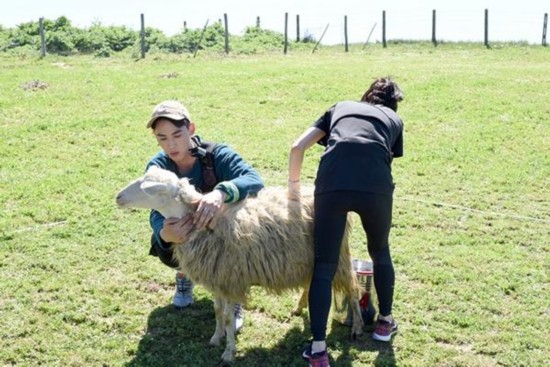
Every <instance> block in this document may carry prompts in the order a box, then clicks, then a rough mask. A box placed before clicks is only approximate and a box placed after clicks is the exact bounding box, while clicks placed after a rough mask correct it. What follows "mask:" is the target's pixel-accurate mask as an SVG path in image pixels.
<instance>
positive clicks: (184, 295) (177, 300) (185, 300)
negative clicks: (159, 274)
mask: <svg viewBox="0 0 550 367" xmlns="http://www.w3.org/2000/svg"><path fill="white" fill-rule="evenodd" d="M193 302H194V299H193V282H191V281H190V280H189V279H187V278H186V277H185V275H183V274H182V273H179V272H178V273H177V274H176V293H174V300H173V302H172V303H173V304H174V307H175V308H176V309H178V310H180V309H182V308H185V307H189V306H191V305H192V304H193Z"/></svg>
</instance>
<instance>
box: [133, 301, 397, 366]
mask: <svg viewBox="0 0 550 367" xmlns="http://www.w3.org/2000/svg"><path fill="white" fill-rule="evenodd" d="M248 312H254V311H253V310H250V311H247V310H246V309H245V315H246V313H248ZM245 317H246V316H245ZM300 317H301V318H302V320H303V326H295V327H293V328H291V329H289V330H288V331H286V332H285V334H284V335H281V337H280V338H278V341H277V342H276V344H270V345H269V346H268V347H265V346H262V345H261V344H259V345H257V346H256V345H252V346H251V347H244V346H243V347H242V348H241V347H239V340H238V339H239V335H238V334H237V350H238V352H237V356H236V360H235V361H234V362H233V363H232V364H231V365H232V366H250V367H252V366H281V367H283V366H284V367H287V366H298V367H299V366H303V365H305V363H304V361H303V360H302V358H301V352H302V349H303V347H304V346H305V345H306V343H307V341H308V340H309V339H310V338H311V334H310V332H309V318H308V315H307V311H304V312H302V314H301V315H300ZM214 319H215V316H214V308H213V303H212V301H211V300H210V299H208V298H206V297H205V298H199V299H196V301H195V303H194V304H193V305H192V306H191V307H189V308H186V309H185V310H181V311H178V310H176V309H174V307H173V306H172V305H168V306H163V307H159V308H156V309H155V310H153V311H152V312H151V313H150V314H149V317H148V320H147V329H146V332H145V334H144V335H143V337H142V339H141V340H140V342H139V345H138V347H137V350H136V352H135V354H134V356H133V359H132V360H131V361H129V362H128V363H126V366H127V367H156V366H159V367H161V366H163V367H164V366H200V365H201V366H218V365H220V356H221V354H222V352H223V350H224V348H225V340H224V341H223V342H222V345H221V346H219V347H211V346H209V345H208V342H209V340H210V337H211V336H212V333H213V331H214V326H215V322H214ZM245 327H246V328H248V327H252V328H253V327H254V325H250V324H248V325H247V324H245ZM330 330H331V331H330V335H329V336H328V338H327V340H328V341H329V347H330V348H331V349H333V350H338V353H334V354H337V355H334V354H333V360H332V361H333V364H334V365H335V366H339V367H352V366H353V365H355V362H357V361H355V357H354V355H355V354H356V353H355V352H356V351H357V349H359V350H366V351H377V352H378V354H377V357H376V361H375V362H374V366H379V367H381V366H395V356H394V352H393V348H392V345H391V343H380V342H375V341H373V340H372V339H371V338H370V332H369V331H365V333H364V334H363V335H362V336H360V337H359V338H358V339H357V340H355V341H350V338H349V332H350V328H349V327H348V326H343V325H341V324H339V323H338V322H336V321H333V323H332V325H331V329H330Z"/></svg>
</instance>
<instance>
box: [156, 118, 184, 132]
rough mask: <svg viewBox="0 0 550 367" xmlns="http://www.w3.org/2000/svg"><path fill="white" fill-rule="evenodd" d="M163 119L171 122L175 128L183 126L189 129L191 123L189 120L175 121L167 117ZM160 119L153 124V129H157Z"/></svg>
mask: <svg viewBox="0 0 550 367" xmlns="http://www.w3.org/2000/svg"><path fill="white" fill-rule="evenodd" d="M163 118H164V119H166V120H168V121H170V122H171V123H172V124H174V126H175V127H182V126H185V127H189V124H190V123H191V122H190V121H189V120H188V119H183V120H173V119H169V118H167V117H163ZM159 119H160V117H159V118H158V119H156V120H155V122H153V125H151V129H153V130H155V128H156V127H157V121H158V120H159Z"/></svg>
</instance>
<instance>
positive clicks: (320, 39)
mask: <svg viewBox="0 0 550 367" xmlns="http://www.w3.org/2000/svg"><path fill="white" fill-rule="evenodd" d="M329 25H330V23H327V26H326V27H325V30H324V31H323V34H322V35H321V38H319V41H317V43H316V44H315V47H313V50H312V51H311V53H314V52H315V50H317V46H319V44H320V43H321V41H322V40H323V37H324V36H325V33H327V29H328V26H329Z"/></svg>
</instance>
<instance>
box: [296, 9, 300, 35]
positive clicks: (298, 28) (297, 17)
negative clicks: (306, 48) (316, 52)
mask: <svg viewBox="0 0 550 367" xmlns="http://www.w3.org/2000/svg"><path fill="white" fill-rule="evenodd" d="M296 42H300V15H299V14H296Z"/></svg>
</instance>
